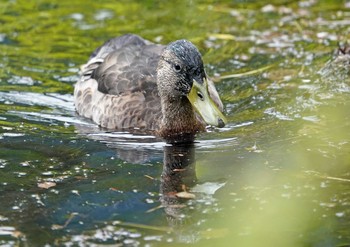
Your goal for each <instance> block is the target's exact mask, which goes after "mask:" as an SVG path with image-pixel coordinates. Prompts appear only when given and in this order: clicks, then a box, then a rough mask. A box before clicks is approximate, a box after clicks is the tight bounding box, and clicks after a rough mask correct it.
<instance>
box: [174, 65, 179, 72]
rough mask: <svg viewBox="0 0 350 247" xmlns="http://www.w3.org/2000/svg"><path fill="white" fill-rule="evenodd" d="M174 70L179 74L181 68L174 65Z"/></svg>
mask: <svg viewBox="0 0 350 247" xmlns="http://www.w3.org/2000/svg"><path fill="white" fill-rule="evenodd" d="M174 70H175V71H176V72H180V71H181V66H180V65H179V64H177V63H176V64H174Z"/></svg>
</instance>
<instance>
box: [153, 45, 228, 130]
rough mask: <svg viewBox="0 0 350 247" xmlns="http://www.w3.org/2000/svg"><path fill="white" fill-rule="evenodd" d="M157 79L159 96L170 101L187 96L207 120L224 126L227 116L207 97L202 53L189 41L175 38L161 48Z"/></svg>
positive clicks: (209, 123) (206, 81) (212, 123)
mask: <svg viewBox="0 0 350 247" xmlns="http://www.w3.org/2000/svg"><path fill="white" fill-rule="evenodd" d="M157 83H158V90H159V95H160V97H161V98H166V99H168V100H170V101H181V100H183V98H186V99H187V100H188V101H189V102H190V103H191V105H192V107H193V109H194V110H195V111H196V112H197V113H198V114H199V115H200V116H201V117H202V119H203V120H204V122H205V123H206V124H208V125H212V126H217V127H220V128H221V127H224V126H225V123H226V118H225V117H224V115H223V114H222V112H221V111H220V110H219V108H218V106H217V105H216V104H215V103H214V101H213V99H212V98H211V97H210V93H209V91H208V78H207V75H206V73H205V70H204V67H203V61H202V57H201V54H200V53H199V51H198V49H197V48H196V47H195V46H194V45H193V44H192V43H191V42H189V41H187V40H177V41H174V42H172V43H170V44H169V45H168V46H167V47H165V48H164V50H163V52H162V54H161V57H160V60H159V63H158V69H157Z"/></svg>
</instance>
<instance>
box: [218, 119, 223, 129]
mask: <svg viewBox="0 0 350 247" xmlns="http://www.w3.org/2000/svg"><path fill="white" fill-rule="evenodd" d="M224 126H225V122H224V120H222V119H221V118H219V119H218V127H219V128H222V127H224Z"/></svg>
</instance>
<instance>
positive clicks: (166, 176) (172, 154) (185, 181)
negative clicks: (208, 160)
mask: <svg viewBox="0 0 350 247" xmlns="http://www.w3.org/2000/svg"><path fill="white" fill-rule="evenodd" d="M196 182H197V177H196V170H195V149H194V144H193V143H189V144H174V145H167V146H165V147H164V160H163V172H162V175H161V183H160V193H161V197H160V201H161V204H162V206H163V207H164V209H165V212H166V214H167V216H168V217H167V218H168V221H169V223H170V224H171V225H179V224H180V225H181V223H182V221H183V211H184V210H183V208H184V207H185V205H184V204H183V203H184V202H185V201H186V200H188V199H191V198H193V194H191V193H188V190H189V189H190V188H191V187H193V186H194V185H195V184H196Z"/></svg>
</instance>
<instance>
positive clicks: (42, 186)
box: [38, 182, 56, 189]
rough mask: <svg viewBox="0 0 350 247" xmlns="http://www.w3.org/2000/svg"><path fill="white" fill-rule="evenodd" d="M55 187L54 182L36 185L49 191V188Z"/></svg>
mask: <svg viewBox="0 0 350 247" xmlns="http://www.w3.org/2000/svg"><path fill="white" fill-rule="evenodd" d="M54 186H56V183H55V182H43V183H38V187H39V188H42V189H49V188H51V187H54Z"/></svg>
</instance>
